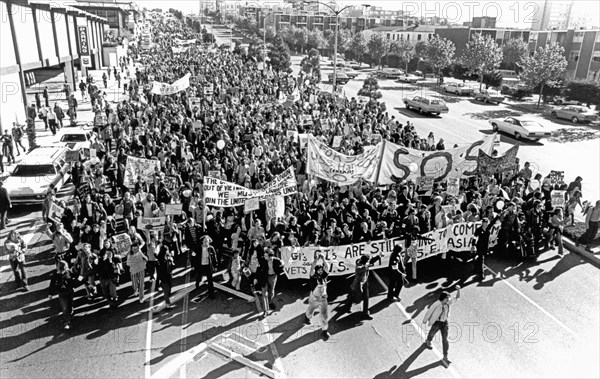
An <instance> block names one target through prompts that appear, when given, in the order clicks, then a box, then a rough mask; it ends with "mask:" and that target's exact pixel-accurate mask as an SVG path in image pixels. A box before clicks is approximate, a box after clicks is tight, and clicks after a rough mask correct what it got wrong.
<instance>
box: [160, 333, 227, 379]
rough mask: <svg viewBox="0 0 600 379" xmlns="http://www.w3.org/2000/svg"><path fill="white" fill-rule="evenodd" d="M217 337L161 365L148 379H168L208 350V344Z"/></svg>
mask: <svg viewBox="0 0 600 379" xmlns="http://www.w3.org/2000/svg"><path fill="white" fill-rule="evenodd" d="M219 337H220V335H218V336H215V337H213V338H211V339H210V340H208V341H206V342H202V343H200V344H198V345H196V346H194V347H193V348H191V349H189V350H187V351H185V352H183V353H181V354H178V355H177V357H175V358H174V359H172V360H171V361H169V363H167V364H165V365H163V366H162V367H161V368H160V369H159V370H158V371H156V372H155V373H154V375H152V376H150V377H148V379H164V378H170V377H171V376H172V375H173V374H174V373H175V371H177V369H178V368H180V367H181V366H182V365H185V364H187V362H189V361H191V360H193V359H194V357H195V356H196V355H198V354H201V353H203V352H205V351H206V350H208V348H209V347H210V344H211V343H212V342H213V341H214V340H215V339H217V338H219Z"/></svg>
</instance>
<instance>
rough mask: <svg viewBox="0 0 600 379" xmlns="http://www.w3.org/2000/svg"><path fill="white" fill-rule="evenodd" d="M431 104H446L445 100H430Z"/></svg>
mask: <svg viewBox="0 0 600 379" xmlns="http://www.w3.org/2000/svg"><path fill="white" fill-rule="evenodd" d="M429 104H431V105H444V102H443V101H441V100H429Z"/></svg>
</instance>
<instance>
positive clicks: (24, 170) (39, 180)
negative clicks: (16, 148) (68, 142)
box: [4, 146, 71, 204]
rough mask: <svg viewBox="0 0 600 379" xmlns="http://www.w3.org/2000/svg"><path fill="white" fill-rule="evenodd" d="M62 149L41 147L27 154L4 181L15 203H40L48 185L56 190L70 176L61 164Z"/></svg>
mask: <svg viewBox="0 0 600 379" xmlns="http://www.w3.org/2000/svg"><path fill="white" fill-rule="evenodd" d="M67 150H68V149H67V148H66V147H59V148H57V147H56V146H42V147H37V148H35V149H34V150H32V151H31V152H30V153H29V154H27V155H26V156H25V157H24V158H23V160H22V161H21V162H19V163H18V164H17V166H16V167H15V169H14V171H13V172H12V174H10V176H8V177H7V178H6V180H5V181H4V188H6V190H7V191H8V193H9V195H10V198H11V201H12V202H13V203H15V204H41V203H42V202H43V201H44V199H45V198H46V195H47V194H48V190H49V189H50V185H53V186H54V188H55V189H56V191H57V192H58V191H60V189H61V188H62V186H63V185H64V184H65V183H66V182H67V179H68V178H69V176H70V173H71V165H70V164H69V163H67V162H65V155H66V152H67Z"/></svg>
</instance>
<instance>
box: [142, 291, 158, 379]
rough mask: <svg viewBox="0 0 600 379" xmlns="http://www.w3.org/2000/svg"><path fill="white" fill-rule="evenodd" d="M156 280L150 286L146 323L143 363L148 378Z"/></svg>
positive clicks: (150, 373)
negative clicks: (144, 359)
mask: <svg viewBox="0 0 600 379" xmlns="http://www.w3.org/2000/svg"><path fill="white" fill-rule="evenodd" d="M155 285H156V281H153V282H152V285H151V286H150V308H149V309H148V322H147V323H146V364H145V365H144V378H146V379H148V378H150V376H151V375H152V370H151V363H150V362H151V360H152V318H153V317H152V308H154V288H155Z"/></svg>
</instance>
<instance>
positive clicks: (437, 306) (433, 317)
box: [423, 285, 460, 366]
mask: <svg viewBox="0 0 600 379" xmlns="http://www.w3.org/2000/svg"><path fill="white" fill-rule="evenodd" d="M455 288H456V297H452V296H451V295H450V294H449V293H448V292H446V291H443V292H442V293H441V294H440V297H439V300H438V301H436V302H435V303H433V305H431V307H429V309H428V310H427V313H425V317H423V324H429V326H431V329H430V330H429V334H428V335H427V340H425V347H426V348H428V349H430V350H431V349H432V348H433V347H432V346H431V341H432V340H433V337H435V335H436V333H437V332H438V331H440V332H441V333H442V349H443V350H442V351H443V353H444V358H443V360H442V362H443V363H444V364H445V365H446V366H447V365H449V364H450V363H451V362H450V360H449V359H448V348H449V343H448V316H449V314H450V305H451V304H453V303H454V302H456V301H458V300H459V299H460V286H458V285H457V286H456V287H455Z"/></svg>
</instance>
